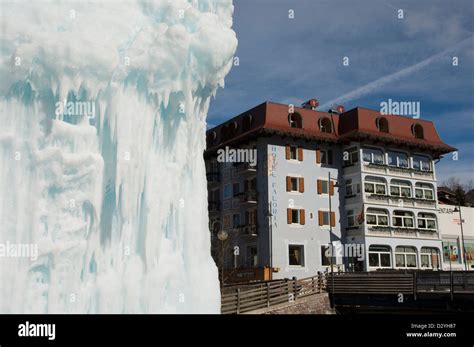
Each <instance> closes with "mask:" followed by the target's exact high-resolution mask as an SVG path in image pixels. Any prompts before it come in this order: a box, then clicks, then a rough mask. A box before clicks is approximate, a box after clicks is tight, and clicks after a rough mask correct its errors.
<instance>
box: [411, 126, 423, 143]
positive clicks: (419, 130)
mask: <svg viewBox="0 0 474 347" xmlns="http://www.w3.org/2000/svg"><path fill="white" fill-rule="evenodd" d="M411 132H412V133H413V135H414V136H415V138H417V139H421V140H423V139H424V138H425V137H424V135H423V127H422V126H421V125H420V124H413V126H412V127H411Z"/></svg>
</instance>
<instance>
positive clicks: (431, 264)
mask: <svg viewBox="0 0 474 347" xmlns="http://www.w3.org/2000/svg"><path fill="white" fill-rule="evenodd" d="M420 266H421V268H422V269H439V268H440V262H439V251H438V249H437V248H434V247H421V251H420Z"/></svg>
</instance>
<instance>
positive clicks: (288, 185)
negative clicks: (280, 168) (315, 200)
mask: <svg viewBox="0 0 474 347" xmlns="http://www.w3.org/2000/svg"><path fill="white" fill-rule="evenodd" d="M286 191H287V192H290V191H291V177H290V176H286Z"/></svg>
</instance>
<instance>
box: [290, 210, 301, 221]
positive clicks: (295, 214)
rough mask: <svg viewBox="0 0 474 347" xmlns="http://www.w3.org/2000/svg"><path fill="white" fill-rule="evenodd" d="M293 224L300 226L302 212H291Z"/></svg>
mask: <svg viewBox="0 0 474 347" xmlns="http://www.w3.org/2000/svg"><path fill="white" fill-rule="evenodd" d="M291 223H292V224H300V210H297V209H292V210H291Z"/></svg>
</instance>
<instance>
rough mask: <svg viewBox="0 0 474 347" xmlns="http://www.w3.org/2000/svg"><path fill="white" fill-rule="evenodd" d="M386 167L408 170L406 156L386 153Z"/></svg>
mask: <svg viewBox="0 0 474 347" xmlns="http://www.w3.org/2000/svg"><path fill="white" fill-rule="evenodd" d="M387 157H388V165H390V166H396V167H403V168H408V166H409V165H408V155H407V154H406V153H402V152H394V151H388V152H387Z"/></svg>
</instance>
